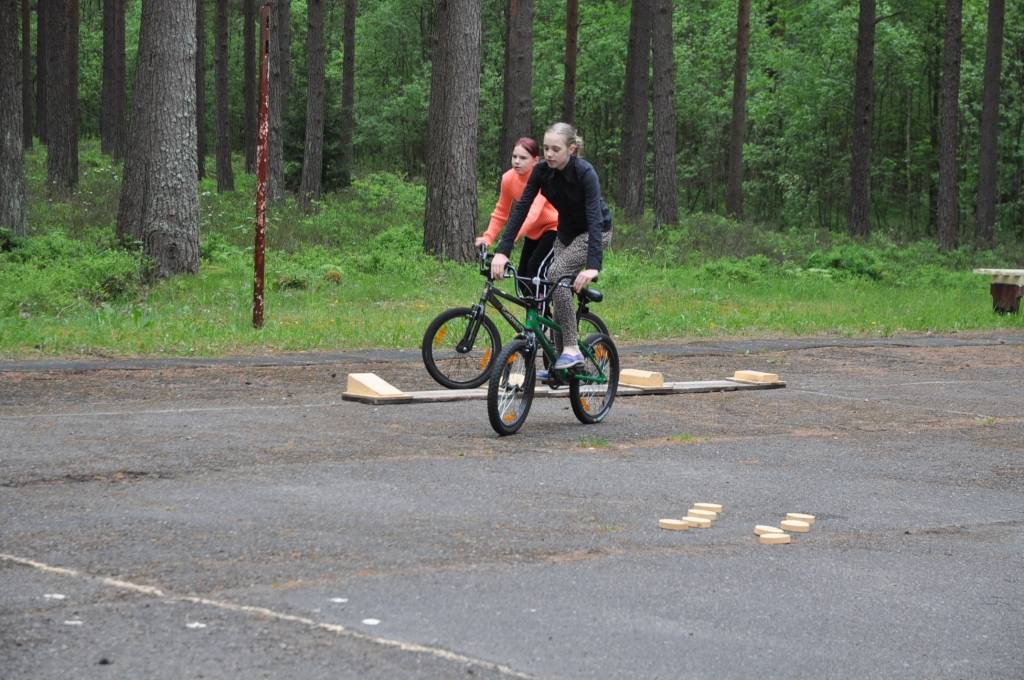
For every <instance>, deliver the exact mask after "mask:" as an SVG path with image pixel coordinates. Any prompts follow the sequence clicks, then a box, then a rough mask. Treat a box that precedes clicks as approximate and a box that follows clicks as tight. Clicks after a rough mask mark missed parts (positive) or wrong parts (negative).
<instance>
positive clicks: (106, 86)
mask: <svg viewBox="0 0 1024 680" xmlns="http://www.w3.org/2000/svg"><path fill="white" fill-rule="evenodd" d="M100 81H101V82H100V151H102V152H103V153H105V154H111V155H112V154H113V147H114V142H113V139H112V135H111V127H112V125H111V122H110V105H111V101H112V99H113V97H112V95H111V94H110V92H111V90H112V89H113V87H114V0H103V69H102V74H101V78H100Z"/></svg>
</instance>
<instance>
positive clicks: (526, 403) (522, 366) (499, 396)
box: [487, 338, 537, 436]
mask: <svg viewBox="0 0 1024 680" xmlns="http://www.w3.org/2000/svg"><path fill="white" fill-rule="evenodd" d="M533 363H534V357H533V353H532V352H530V349H529V345H528V344H527V342H526V341H525V340H523V339H522V338H516V339H515V340H513V341H512V342H510V343H508V344H507V345H505V347H504V348H502V350H501V352H500V353H499V354H498V359H497V361H496V362H495V366H494V371H493V372H492V373H491V381H490V383H488V385H487V416H488V418H490V420H491V427H493V428H494V431H495V432H497V433H498V434H500V435H502V436H505V435H510V434H515V433H516V431H518V430H519V428H520V427H522V426H523V423H525V422H526V416H527V414H528V413H529V412H530V405H531V404H532V403H533V388H534V387H535V385H536V381H537V374H536V372H535V371H534V367H533Z"/></svg>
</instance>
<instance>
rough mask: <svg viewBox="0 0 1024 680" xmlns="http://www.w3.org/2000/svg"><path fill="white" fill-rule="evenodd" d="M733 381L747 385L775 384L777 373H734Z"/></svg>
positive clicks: (777, 377)
mask: <svg viewBox="0 0 1024 680" xmlns="http://www.w3.org/2000/svg"><path fill="white" fill-rule="evenodd" d="M732 379H733V380H739V381H741V382H748V383H777V382H779V374H778V373H762V372H761V371H736V372H735V373H733V374H732Z"/></svg>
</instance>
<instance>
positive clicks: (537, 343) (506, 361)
mask: <svg viewBox="0 0 1024 680" xmlns="http://www.w3.org/2000/svg"><path fill="white" fill-rule="evenodd" d="M516 278H517V279H518V278H520V277H516ZM574 278H575V277H573V276H563V277H561V278H560V279H558V280H557V281H545V280H543V279H540V278H539V277H534V278H533V279H532V282H533V284H534V290H537V291H538V293H536V294H535V295H533V296H527V297H525V298H524V301H526V302H527V303H528V306H527V308H526V323H525V324H523V330H522V331H521V332H520V333H518V334H517V335H516V337H515V338H514V339H513V340H511V341H510V342H509V343H508V344H507V345H505V346H504V347H503V348H502V349H501V352H500V353H499V354H498V357H497V359H496V360H495V368H494V370H493V371H492V372H491V379H490V382H489V383H488V385H487V416H488V418H489V419H490V421H491V427H493V428H494V431H495V432H497V433H498V434H499V435H503V436H504V435H510V434H515V433H516V432H517V431H518V430H519V428H520V427H522V426H523V423H524V422H526V416H527V415H528V414H529V412H530V406H531V405H532V404H533V395H534V389H535V387H536V384H537V372H536V364H537V357H538V355H540V356H541V357H543V358H544V359H545V360H546V361H547V365H548V366H554V364H555V360H556V359H557V357H558V353H559V350H558V348H557V347H556V346H555V344H554V343H552V342H551V341H550V340H549V338H548V333H547V332H546V331H557V332H558V333H560V332H561V329H559V327H558V324H556V323H555V322H554V321H552V320H551V319H549V318H548V317H546V316H543V315H542V314H541V313H540V309H541V308H542V307H543V305H544V303H545V302H547V301H548V300H549V299H550V297H551V293H553V292H554V291H555V290H556V289H557V287H559V286H561V287H565V288H570V289H571V283H570V282H571V281H572V280H573V279H574ZM545 285H546V286H547V288H548V291H550V292H548V293H546V294H545V293H543V292H540V291H541V290H542V286H545ZM578 295H579V297H580V298H585V299H586V300H587V301H588V302H600V301H601V300H602V298H603V296H602V295H601V293H599V292H598V291H596V290H592V289H590V288H585V289H583V291H581V292H580V293H579V294H578ZM578 344H579V348H580V351H581V352H583V366H580V367H577V368H570V369H565V370H550V371H549V372H548V377H547V379H546V380H545V381H544V383H545V384H547V385H550V386H551V387H553V388H557V387H561V386H564V385H566V384H568V385H569V403H570V404H571V405H572V412H573V414H574V415H575V416H576V418H577V419H578V420H579V421H580V422H581V423H584V424H593V423H599V422H601V421H602V420H604V419H605V416H607V415H608V412H609V411H610V410H611V408H612V403H613V402H614V401H615V393H616V392H617V391H618V387H619V351H618V349H617V348H616V347H615V343H614V342H613V341H612V339H611V336H609V335H608V334H607V333H592V334H591V335H589V336H587V337H586V339H582V340H579V341H578Z"/></svg>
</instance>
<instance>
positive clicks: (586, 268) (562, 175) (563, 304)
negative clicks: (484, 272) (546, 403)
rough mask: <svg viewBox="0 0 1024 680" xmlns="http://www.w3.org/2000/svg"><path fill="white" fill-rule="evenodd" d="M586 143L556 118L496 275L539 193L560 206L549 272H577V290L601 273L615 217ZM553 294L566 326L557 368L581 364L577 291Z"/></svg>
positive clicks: (494, 266) (503, 244)
mask: <svg viewBox="0 0 1024 680" xmlns="http://www.w3.org/2000/svg"><path fill="white" fill-rule="evenodd" d="M582 145H583V140H581V139H580V138H579V136H578V135H577V134H576V129H575V128H574V127H572V126H571V125H569V124H568V123H555V124H554V125H552V126H551V127H550V128H548V130H547V132H545V133H544V160H542V161H539V162H537V163H536V164H535V165H534V166H533V170H532V171H531V173H530V176H529V179H528V180H527V182H526V186H525V187H524V189H523V192H522V195H521V196H520V198H519V200H518V201H516V203H515V205H514V206H513V207H512V213H511V215H510V216H509V219H508V223H507V224H506V225H505V231H504V233H503V234H502V237H501V241H500V243H499V244H498V247H497V249H496V250H497V252H496V254H495V256H494V259H493V260H492V261H491V277H492V278H495V279H497V278H500V277H502V276H504V275H505V267H506V265H507V264H508V255H509V253H511V252H512V246H513V244H514V242H515V237H516V234H517V233H518V232H519V229H520V228H521V227H522V226H523V224H524V222H525V221H526V218H527V216H528V215H529V214H530V209H531V207H532V206H533V203H534V199H538V200H544V199H545V198H546V199H547V201H548V202H549V203H550V204H551V205H553V206H554V207H555V209H556V210H557V211H558V228H557V232H556V234H557V238H556V239H555V244H554V248H553V249H552V253H551V264H550V265H549V266H548V271H547V278H548V279H551V280H557V279H558V278H559V277H561V276H567V275H575V276H576V278H575V280H574V281H573V286H572V287H573V289H574V290H575V291H576V292H579V291H581V290H583V289H584V288H586V287H587V286H588V285H589V284H590V282H591V281H593V280H594V279H595V278H597V275H598V273H599V272H600V271H601V262H602V258H603V255H604V249H605V247H607V246H608V244H609V243H610V242H611V238H612V217H611V212H610V211H609V210H608V206H607V204H606V203H605V201H604V198H603V197H602V196H601V184H600V182H599V180H598V177H597V172H596V171H595V170H594V166H592V165H591V164H590V163H588V162H587V161H585V160H583V159H582V158H580V157H579V155H578V154H579V152H580V150H581V148H582ZM538 192H539V193H540V194H541V196H540V197H538V196H537V194H538ZM551 300H552V307H553V312H554V319H555V322H556V323H558V325H559V326H561V328H562V336H563V351H562V354H561V356H559V357H558V361H557V362H556V363H555V365H554V368H555V369H559V370H560V369H568V368H573V367H576V366H580V365H582V364H583V354H582V353H581V352H580V350H579V348H578V347H577V345H576V317H575V310H574V309H573V305H572V294H571V293H570V292H569V291H568V290H566V289H565V288H558V289H557V290H555V291H554V292H553V293H552V296H551Z"/></svg>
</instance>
